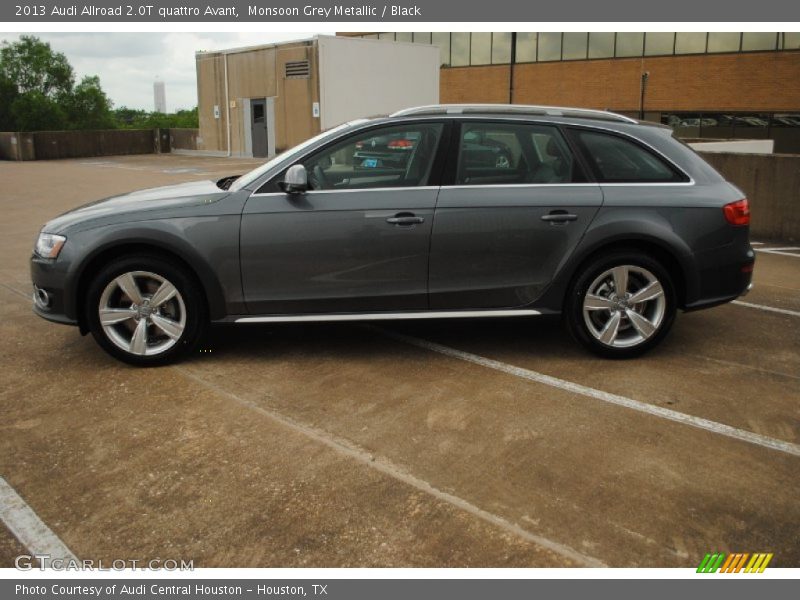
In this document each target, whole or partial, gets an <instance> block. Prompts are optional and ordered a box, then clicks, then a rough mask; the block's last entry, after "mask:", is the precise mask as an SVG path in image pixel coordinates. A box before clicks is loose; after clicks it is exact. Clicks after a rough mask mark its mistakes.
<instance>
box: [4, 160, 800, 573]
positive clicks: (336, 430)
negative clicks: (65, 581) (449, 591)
mask: <svg viewBox="0 0 800 600" xmlns="http://www.w3.org/2000/svg"><path fill="white" fill-rule="evenodd" d="M254 162H255V161H247V160H238V159H231V160H228V159H218V158H215V159H211V158H196V157H191V158H190V157H178V156H161V157H156V156H134V157H109V158H102V159H100V158H98V159H79V160H70V161H55V162H35V163H7V162H6V163H0V180H2V182H3V187H2V191H0V203H1V204H0V205H1V206H2V211H3V219H2V221H1V222H0V235H2V240H3V242H2V243H3V253H2V257H3V260H2V262H0V339H2V344H3V346H2V350H3V352H2V356H0V377H2V380H3V383H4V385H3V388H2V390H0V432H2V433H1V435H0V475H1V476H2V477H4V478H5V479H6V481H7V482H8V483H9V484H10V485H11V486H13V488H14V489H15V490H16V491H17V493H18V494H19V495H20V496H22V497H23V498H24V499H25V501H26V502H27V503H28V505H30V506H31V507H32V508H33V510H34V511H35V512H36V513H37V514H38V515H39V517H40V518H41V519H42V520H43V521H44V522H45V523H46V524H47V525H48V526H49V527H50V529H52V530H53V531H54V532H55V533H56V534H57V535H58V536H59V537H60V538H61V540H63V541H64V543H65V544H66V545H67V546H68V547H69V548H70V549H71V550H72V552H73V553H74V554H75V555H77V556H78V557H80V558H82V559H93V560H98V559H103V560H105V561H111V560H113V559H138V560H145V559H149V558H153V557H160V558H162V559H164V558H174V559H178V560H180V559H183V560H194V561H195V566H449V567H450V566H583V565H598V564H606V565H611V566H696V565H697V564H698V563H699V561H700V559H701V558H702V556H703V555H704V554H705V553H706V552H709V551H716V550H722V551H738V552H774V553H775V558H774V559H773V562H772V563H771V565H772V566H776V567H777V566H800V536H798V531H800V503H799V502H798V501H797V498H798V492H799V491H800V402H798V400H800V249H792V247H791V246H792V245H791V244H775V243H771V244H770V243H765V244H762V245H759V246H757V247H758V249H759V253H758V262H757V265H756V271H755V283H756V287H755V289H754V291H753V292H752V293H751V294H750V295H749V296H747V297H746V298H743V299H742V301H743V302H744V303H746V304H729V305H725V306H722V307H718V308H715V309H711V310H707V311H702V312H697V313H691V314H682V315H680V316H679V317H678V319H677V322H676V325H675V328H674V330H673V332H672V333H671V335H670V336H669V337H668V339H667V340H666V341H665V343H664V344H663V345H662V346H660V347H659V348H658V349H656V350H655V351H653V352H652V353H650V354H648V355H647V356H645V357H643V358H641V359H637V360H633V361H605V360H601V359H598V358H595V357H593V356H590V355H588V354H586V353H585V352H584V351H583V350H582V349H581V348H579V347H578V346H577V345H576V344H574V343H573V342H572V341H571V340H569V339H568V337H567V336H566V335H565V333H564V331H563V329H562V328H561V327H560V325H559V323H558V322H557V321H553V320H549V319H531V320H524V319H522V320H520V319H515V320H503V321H496V320H495V321H469V322H455V321H441V322H424V323H412V322H406V323H402V324H391V325H386V324H379V325H378V324H376V325H375V326H372V325H369V326H366V325H359V324H346V325H345V324H337V325H332V324H319V325H274V326H246V327H245V326H236V327H233V326H230V327H218V328H215V329H214V330H213V332H212V334H211V336H210V338H209V340H208V344H207V346H206V347H205V348H204V350H205V352H202V353H198V354H197V355H196V356H194V357H191V358H190V359H188V360H186V361H184V362H183V363H181V364H179V365H175V366H171V367H167V368H162V369H150V370H141V369H135V368H132V367H128V366H125V365H123V364H120V363H118V362H116V361H114V360H113V359H111V358H109V357H108V356H106V355H105V354H104V353H103V352H102V351H101V350H100V349H99V348H98V347H97V346H96V344H95V343H94V341H93V340H92V339H91V337H81V336H80V335H79V334H78V332H77V330H75V329H73V328H69V327H63V326H58V325H54V324H50V323H47V322H45V321H43V320H41V319H39V318H38V317H36V316H34V315H33V314H32V312H31V310H30V300H29V295H30V294H29V292H30V283H29V279H28V265H27V260H28V257H29V254H30V248H31V246H32V243H33V240H34V237H35V235H36V233H37V231H38V229H39V227H40V226H41V224H42V223H44V222H45V221H46V220H47V219H48V218H50V217H52V216H54V215H55V214H57V213H59V212H63V211H64V210H67V209H69V208H71V207H73V206H76V205H78V204H81V203H84V202H87V201H89V200H93V199H97V198H100V197H104V196H108V195H112V194H115V193H119V192H124V191H128V190H133V189H137V188H141V187H145V186H152V185H162V184H169V183H176V182H179V181H185V180H190V179H200V178H214V177H221V176H223V175H226V174H229V173H231V172H240V171H242V170H245V169H247V168H248V167H249V166H250V165H252V164H253V163H254ZM774 248H789V249H788V250H778V251H777V252H779V253H776V252H774V251H771V250H770V249H774ZM770 309H778V310H777V311H775V310H770ZM20 548H21V547H20V546H19V544H18V543H17V542H16V541H15V540H14V539H13V537H11V536H10V534H8V532H7V531H0V563H1V564H0V566H12V564H13V556H14V555H15V554H16V553H18V552H19V551H20Z"/></svg>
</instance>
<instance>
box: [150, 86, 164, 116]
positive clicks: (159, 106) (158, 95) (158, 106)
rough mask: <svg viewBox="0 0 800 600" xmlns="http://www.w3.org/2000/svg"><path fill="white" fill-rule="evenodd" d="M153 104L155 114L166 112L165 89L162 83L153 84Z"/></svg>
mask: <svg viewBox="0 0 800 600" xmlns="http://www.w3.org/2000/svg"><path fill="white" fill-rule="evenodd" d="M153 104H154V110H155V111H156V112H160V113H165V112H167V89H166V86H165V85H164V82H163V81H155V82H154V83H153Z"/></svg>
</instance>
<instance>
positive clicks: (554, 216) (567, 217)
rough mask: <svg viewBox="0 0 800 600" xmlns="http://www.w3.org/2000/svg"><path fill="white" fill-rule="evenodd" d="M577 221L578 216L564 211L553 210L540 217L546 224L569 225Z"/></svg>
mask: <svg viewBox="0 0 800 600" xmlns="http://www.w3.org/2000/svg"><path fill="white" fill-rule="evenodd" d="M577 220H578V215H573V214H572V213H568V212H567V211H565V210H554V211H553V212H551V213H550V214H547V215H542V221H547V222H548V223H569V222H570V221H577Z"/></svg>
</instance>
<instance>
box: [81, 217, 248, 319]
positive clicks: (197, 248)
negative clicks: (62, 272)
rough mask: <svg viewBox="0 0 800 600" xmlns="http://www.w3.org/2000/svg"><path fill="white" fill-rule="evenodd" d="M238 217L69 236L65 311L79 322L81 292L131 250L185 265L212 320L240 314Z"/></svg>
mask: <svg viewBox="0 0 800 600" xmlns="http://www.w3.org/2000/svg"><path fill="white" fill-rule="evenodd" d="M240 220H241V219H240V216H239V215H217V216H204V217H176V218H172V219H159V220H156V221H142V222H137V223H124V224H120V225H106V226H103V227H98V228H95V229H89V230H84V231H81V232H79V233H77V234H75V235H74V236H71V237H70V238H69V241H68V243H69V245H70V246H71V254H72V256H73V257H74V258H73V263H72V264H71V265H70V267H69V272H68V276H67V281H68V285H67V290H66V292H67V293H66V300H65V312H66V314H67V315H68V316H72V317H74V318H76V319H77V318H78V316H79V313H80V307H79V305H78V304H79V302H80V297H81V296H80V294H82V293H83V291H84V289H85V286H86V284H87V283H88V279H89V278H90V277H91V275H92V273H93V272H94V271H95V270H96V269H97V268H98V267H99V265H101V264H103V263H104V262H106V260H111V259H112V258H113V257H115V256H118V255H120V254H123V253H127V252H133V253H136V252H145V251H147V250H148V249H149V250H156V251H160V252H163V253H165V254H168V255H172V256H174V257H176V258H178V259H179V260H181V261H182V262H184V263H185V264H186V265H187V266H188V267H189V268H190V269H191V270H192V271H193V272H194V274H195V275H196V276H197V278H198V280H199V281H200V284H201V285H202V286H203V289H204V291H205V293H206V298H207V300H208V308H209V313H210V315H209V316H210V318H211V319H221V318H223V317H224V316H226V315H227V314H237V313H240V312H242V309H243V307H244V302H243V300H242V286H241V277H240V274H239V224H240Z"/></svg>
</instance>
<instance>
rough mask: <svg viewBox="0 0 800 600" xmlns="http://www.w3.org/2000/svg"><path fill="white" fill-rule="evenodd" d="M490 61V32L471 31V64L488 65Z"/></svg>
mask: <svg viewBox="0 0 800 600" xmlns="http://www.w3.org/2000/svg"><path fill="white" fill-rule="evenodd" d="M491 62H492V34H491V33H488V32H481V33H473V34H472V41H471V43H470V58H469V64H471V65H488V64H491Z"/></svg>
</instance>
